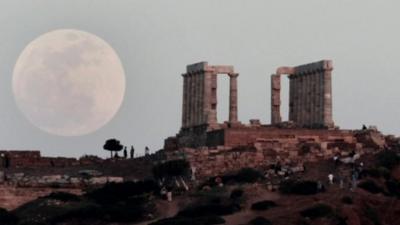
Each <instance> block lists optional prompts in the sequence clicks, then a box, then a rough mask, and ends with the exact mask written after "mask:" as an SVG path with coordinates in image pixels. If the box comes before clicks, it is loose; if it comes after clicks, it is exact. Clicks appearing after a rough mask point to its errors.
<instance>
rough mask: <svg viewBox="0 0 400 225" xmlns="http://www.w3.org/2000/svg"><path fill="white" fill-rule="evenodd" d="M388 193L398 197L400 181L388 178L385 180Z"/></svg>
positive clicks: (399, 194) (399, 195)
mask: <svg viewBox="0 0 400 225" xmlns="http://www.w3.org/2000/svg"><path fill="white" fill-rule="evenodd" d="M385 185H386V188H387V190H388V192H389V194H390V195H392V196H397V197H400V182H399V181H397V180H388V181H386V182H385Z"/></svg>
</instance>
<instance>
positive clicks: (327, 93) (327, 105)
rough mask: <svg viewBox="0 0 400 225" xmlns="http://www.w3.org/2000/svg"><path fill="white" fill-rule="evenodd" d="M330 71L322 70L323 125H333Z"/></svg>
mask: <svg viewBox="0 0 400 225" xmlns="http://www.w3.org/2000/svg"><path fill="white" fill-rule="evenodd" d="M331 73H332V70H331V69H327V70H325V71H324V125H325V126H327V127H333V120H332V77H331Z"/></svg>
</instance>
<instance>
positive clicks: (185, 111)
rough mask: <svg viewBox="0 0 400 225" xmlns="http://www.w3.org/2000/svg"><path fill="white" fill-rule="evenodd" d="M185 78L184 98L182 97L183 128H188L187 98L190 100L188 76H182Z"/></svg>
mask: <svg viewBox="0 0 400 225" xmlns="http://www.w3.org/2000/svg"><path fill="white" fill-rule="evenodd" d="M182 77H183V90H182V93H183V96H182V127H183V128H185V127H187V107H188V104H187V98H188V93H187V92H188V91H187V88H188V78H187V76H186V74H182Z"/></svg>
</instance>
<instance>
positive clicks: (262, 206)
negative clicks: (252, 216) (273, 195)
mask: <svg viewBox="0 0 400 225" xmlns="http://www.w3.org/2000/svg"><path fill="white" fill-rule="evenodd" d="M276 206H278V205H277V204H276V203H275V202H273V201H269V200H265V201H260V202H256V203H254V204H252V205H251V209H252V210H267V209H270V208H274V207H276Z"/></svg>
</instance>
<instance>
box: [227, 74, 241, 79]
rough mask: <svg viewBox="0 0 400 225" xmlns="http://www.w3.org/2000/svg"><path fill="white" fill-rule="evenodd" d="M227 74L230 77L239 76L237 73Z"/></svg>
mask: <svg viewBox="0 0 400 225" xmlns="http://www.w3.org/2000/svg"><path fill="white" fill-rule="evenodd" d="M228 76H229V77H230V78H236V77H238V76H239V73H228Z"/></svg>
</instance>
